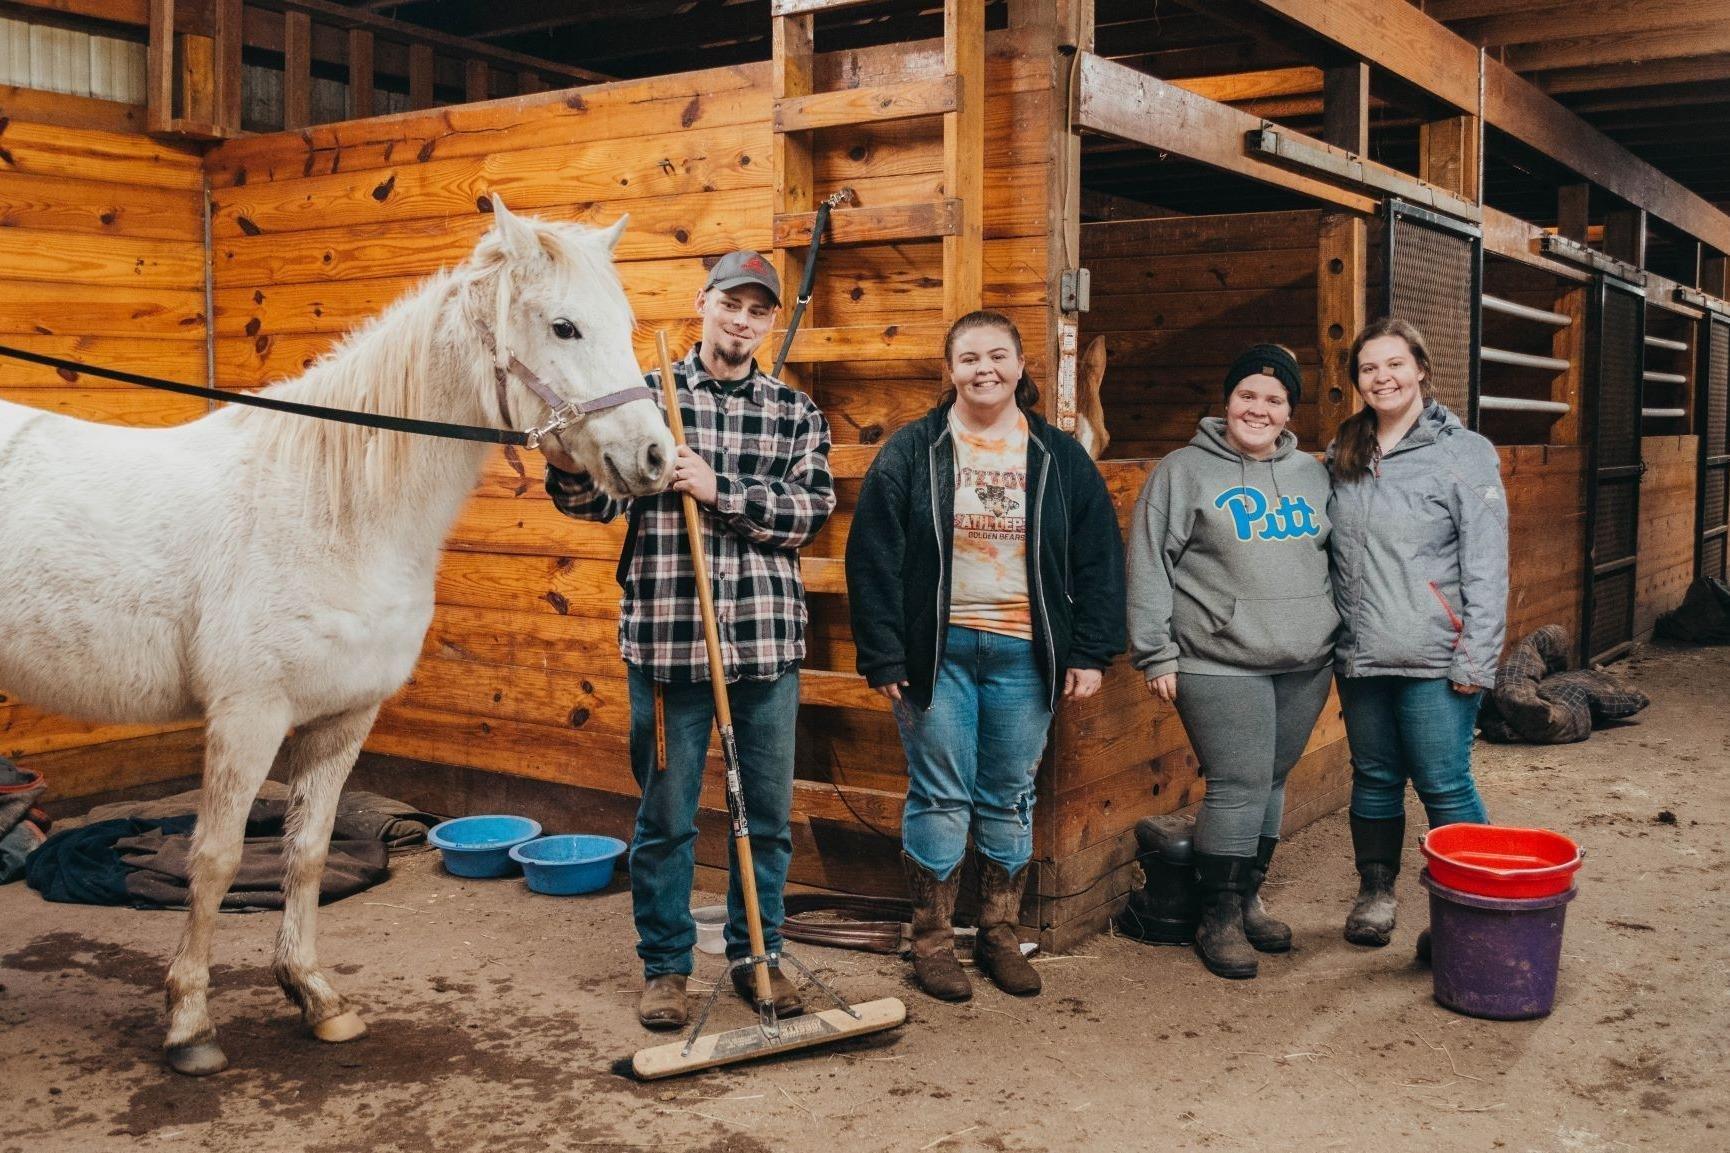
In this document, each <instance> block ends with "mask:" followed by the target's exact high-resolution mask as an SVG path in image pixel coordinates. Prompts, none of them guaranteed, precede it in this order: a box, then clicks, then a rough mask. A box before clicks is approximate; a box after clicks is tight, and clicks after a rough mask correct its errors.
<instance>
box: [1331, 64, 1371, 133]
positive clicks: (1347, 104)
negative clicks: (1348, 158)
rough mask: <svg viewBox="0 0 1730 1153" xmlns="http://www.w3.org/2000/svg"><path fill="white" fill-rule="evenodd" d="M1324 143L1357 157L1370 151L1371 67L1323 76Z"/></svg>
mask: <svg viewBox="0 0 1730 1153" xmlns="http://www.w3.org/2000/svg"><path fill="white" fill-rule="evenodd" d="M1322 140H1323V142H1325V143H1327V144H1331V145H1333V146H1334V147H1335V148H1343V149H1345V150H1346V151H1347V152H1350V153H1353V154H1355V155H1357V156H1364V155H1367V154H1368V153H1369V150H1370V66H1369V65H1368V64H1364V63H1362V62H1361V61H1360V62H1358V63H1356V64H1346V65H1343V66H1341V67H1339V68H1329V69H1328V70H1327V72H1326V73H1325V74H1324V75H1323V77H1322Z"/></svg>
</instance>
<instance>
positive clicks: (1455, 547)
mask: <svg viewBox="0 0 1730 1153" xmlns="http://www.w3.org/2000/svg"><path fill="white" fill-rule="evenodd" d="M1351 364H1352V373H1353V379H1354V381H1355V383H1356V385H1357V390H1358V394H1359V395H1360V396H1362V397H1363V400H1364V404H1365V406H1366V407H1365V408H1364V409H1363V410H1362V411H1360V412H1358V413H1356V414H1355V415H1353V416H1351V417H1348V418H1347V419H1346V420H1345V422H1344V423H1342V424H1341V425H1340V430H1339V436H1338V437H1337V438H1336V439H1335V441H1334V443H1333V444H1332V445H1330V446H1329V447H1328V467H1329V471H1330V472H1331V473H1332V476H1333V495H1332V496H1331V497H1329V499H1328V517H1329V519H1330V520H1331V521H1332V523H1333V541H1332V546H1331V547H1332V555H1333V587H1334V597H1335V601H1336V603H1337V604H1338V606H1339V612H1340V620H1341V627H1340V639H1339V645H1338V647H1337V649H1336V650H1335V654H1334V672H1335V674H1336V675H1337V676H1338V678H1339V687H1340V703H1341V705H1342V706H1343V707H1344V710H1345V721H1346V736H1347V738H1348V739H1349V740H1350V742H1351V750H1352V801H1351V829H1352V849H1353V853H1354V855H1355V856H1356V858H1357V868H1358V876H1359V878H1360V886H1359V889H1358V896H1357V901H1356V903H1355V904H1354V905H1353V906H1352V911H1351V913H1350V914H1349V915H1348V916H1347V918H1346V939H1347V940H1348V941H1352V942H1355V943H1356V944H1359V945H1374V946H1381V945H1386V944H1387V943H1388V938H1389V936H1390V935H1391V934H1392V932H1393V928H1394V913H1395V907H1396V905H1395V900H1394V878H1395V877H1397V876H1398V875H1399V871H1400V849H1401V846H1402V844H1403V842H1404V840H1405V831H1406V816H1405V788H1406V781H1407V780H1410V781H1411V782H1412V786H1413V788H1414V789H1416V791H1417V794H1418V798H1419V800H1421V801H1422V802H1423V804H1424V812H1425V814H1426V815H1427V816H1428V817H1429V821H1430V825H1431V827H1435V826H1438V825H1446V824H1452V823H1453V822H1456V821H1476V822H1482V821H1484V820H1485V819H1486V818H1485V815H1484V805H1483V802H1482V801H1481V800H1480V799H1479V798H1478V789H1477V785H1476V784H1475V783H1474V782H1473V780H1472V731H1473V728H1474V727H1475V722H1476V720H1477V715H1478V706H1479V705H1480V704H1481V703H1482V701H1483V694H1484V690H1486V689H1490V688H1494V687H1495V683H1496V666H1497V663H1498V661H1499V660H1500V659H1501V654H1502V638H1503V634H1504V632H1505V629H1506V623H1507V604H1508V502H1507V497H1506V495H1505V494H1504V493H1503V491H1502V478H1501V469H1500V461H1499V460H1498V458H1497V456H1496V450H1495V448H1494V446H1492V445H1491V444H1490V442H1489V441H1488V440H1485V439H1484V438H1483V437H1481V436H1479V435H1478V434H1477V433H1474V432H1469V431H1467V430H1466V428H1465V427H1464V426H1463V425H1462V424H1461V423H1460V421H1459V418H1457V417H1456V416H1454V414H1453V413H1451V412H1449V411H1448V410H1447V409H1446V408H1444V407H1443V406H1442V405H1440V404H1438V403H1437V402H1436V400H1435V397H1434V394H1433V392H1432V390H1431V368H1430V357H1429V352H1428V350H1427V349H1426V348H1425V347H1424V338H1423V336H1422V335H1421V334H1419V332H1418V330H1417V329H1416V328H1415V327H1414V326H1413V325H1411V324H1410V323H1409V322H1407V321H1404V320H1399V319H1395V318H1384V319H1382V320H1378V321H1375V322H1373V323H1371V324H1370V325H1369V326H1368V327H1366V328H1365V329H1364V330H1363V331H1362V332H1360V333H1358V335H1357V339H1356V340H1354V341H1353V342H1352V350H1351Z"/></svg>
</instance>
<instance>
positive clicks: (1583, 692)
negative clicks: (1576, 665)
mask: <svg viewBox="0 0 1730 1153" xmlns="http://www.w3.org/2000/svg"><path fill="white" fill-rule="evenodd" d="M1572 647H1573V641H1572V639H1571V638H1570V637H1569V636H1568V630H1567V629H1564V628H1563V627H1562V626H1561V625H1545V626H1544V627H1543V628H1541V629H1539V630H1538V631H1537V632H1535V633H1533V634H1531V635H1530V636H1528V637H1526V638H1525V639H1523V640H1521V641H1520V643H1519V644H1517V645H1515V646H1514V648H1513V650H1512V651H1511V652H1509V654H1508V656H1507V658H1506V659H1505V660H1504V661H1503V662H1502V665H1501V668H1499V669H1497V670H1496V687H1495V688H1494V689H1493V690H1491V692H1490V697H1489V699H1488V700H1486V701H1485V702H1484V707H1483V710H1482V711H1481V712H1480V713H1479V714H1478V727H1479V729H1480V731H1482V733H1483V734H1484V737H1485V738H1486V739H1487V740H1491V741H1498V742H1501V743H1503V744H1520V743H1524V744H1534V745H1561V744H1568V743H1571V742H1573V741H1583V740H1585V739H1586V738H1587V737H1589V736H1591V735H1592V729H1593V727H1594V726H1595V725H1602V724H1603V723H1604V722H1605V721H1610V720H1620V719H1622V718H1624V717H1631V716H1633V715H1634V714H1635V713H1637V712H1639V711H1640V710H1641V709H1643V708H1645V707H1646V706H1647V705H1649V704H1651V700H1650V698H1648V697H1647V696H1646V694H1645V693H1643V692H1641V691H1640V690H1638V689H1634V688H1630V687H1629V686H1627V685H1626V684H1624V683H1623V682H1622V680H1621V679H1620V678H1619V677H1617V676H1615V675H1614V674H1612V673H1607V672H1604V671H1603V670H1601V669H1578V670H1576V671H1574V672H1565V671H1563V670H1565V669H1566V668H1567V667H1568V652H1569V650H1570V649H1571V648H1572Z"/></svg>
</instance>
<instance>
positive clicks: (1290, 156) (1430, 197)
mask: <svg viewBox="0 0 1730 1153" xmlns="http://www.w3.org/2000/svg"><path fill="white" fill-rule="evenodd" d="M1244 151H1246V152H1248V153H1250V154H1251V155H1252V156H1258V157H1262V158H1265V159H1267V160H1269V161H1271V162H1273V163H1277V164H1282V165H1285V166H1287V167H1292V168H1298V169H1301V170H1303V171H1304V172H1307V173H1310V174H1312V175H1314V176H1316V177H1318V178H1320V179H1323V180H1328V181H1333V182H1336V183H1339V184H1343V185H1346V186H1348V187H1353V188H1366V189H1371V190H1373V191H1375V192H1385V193H1391V194H1393V195H1395V196H1398V197H1400V198H1401V199H1402V200H1408V201H1411V202H1412V203H1414V204H1418V205H1422V206H1423V207H1426V208H1434V209H1436V210H1437V211H1439V212H1446V213H1448V214H1449V215H1452V216H1458V217H1460V218H1461V219H1462V220H1476V219H1478V216H1479V212H1478V206H1477V205H1476V204H1474V203H1472V202H1471V201H1470V200H1467V199H1465V198H1463V197H1461V196H1457V195H1455V194H1454V193H1453V192H1451V191H1449V190H1447V189H1444V188H1439V187H1437V186H1436V185H1434V184H1430V183H1428V182H1426V181H1423V180H1417V179H1415V178H1413V177H1410V176H1407V175H1406V174H1405V173H1403V172H1400V171H1398V170H1397V169H1393V168H1389V167H1387V166H1386V165H1383V164H1377V163H1375V162H1374V161H1371V160H1365V159H1363V158H1362V157H1360V156H1356V155H1354V154H1352V153H1350V152H1347V151H1346V150H1345V149H1343V148H1335V147H1333V146H1332V145H1330V144H1323V143H1322V142H1321V141H1319V140H1311V139H1310V138H1309V137H1307V136H1304V135H1303V134H1301V133H1297V132H1290V131H1287V130H1285V129H1276V128H1272V127H1268V126H1265V125H1264V126H1261V127H1258V128H1252V129H1251V130H1250V131H1249V133H1248V134H1247V136H1246V137H1245V142H1244Z"/></svg>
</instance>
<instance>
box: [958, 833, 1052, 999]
mask: <svg viewBox="0 0 1730 1153" xmlns="http://www.w3.org/2000/svg"><path fill="white" fill-rule="evenodd" d="M1026 886H1027V866H1026V865H1023V866H1021V868H1020V869H1018V870H1017V871H1016V872H1015V873H1014V874H1013V875H1011V874H1010V872H1009V870H1008V869H1005V868H1004V867H1003V866H1002V865H999V864H998V863H997V862H996V861H993V860H991V859H990V858H989V857H986V856H983V855H982V856H981V857H980V858H979V939H978V941H977V942H976V943H975V944H974V946H973V960H974V963H975V964H977V965H978V966H979V969H980V971H981V972H983V973H984V974H985V975H986V976H987V977H990V978H991V979H992V980H993V981H995V982H996V983H997V987H998V988H999V989H1002V990H1003V991H1004V992H1005V993H1009V994H1011V995H1013V996H1016V997H1032V996H1035V995H1037V994H1038V993H1039V990H1040V987H1041V986H1040V981H1039V970H1037V969H1035V968H1034V967H1033V966H1032V965H1031V964H1029V963H1028V961H1027V958H1026V957H1024V956H1022V955H1021V938H1020V937H1019V936H1017V935H1016V932H1015V926H1016V925H1017V924H1019V923H1020V922H1021V891H1022V889H1024V888H1025V887H1026Z"/></svg>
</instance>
